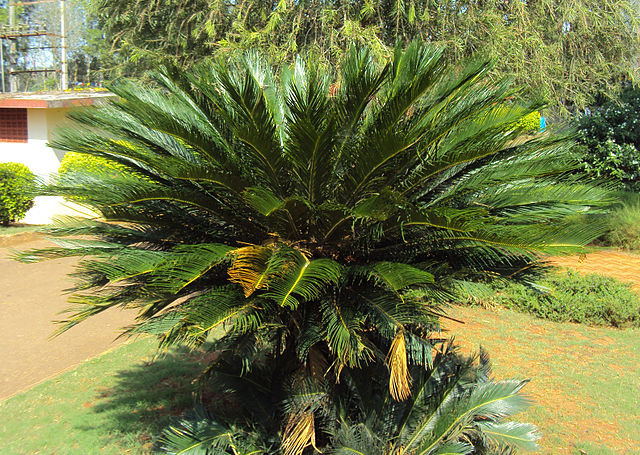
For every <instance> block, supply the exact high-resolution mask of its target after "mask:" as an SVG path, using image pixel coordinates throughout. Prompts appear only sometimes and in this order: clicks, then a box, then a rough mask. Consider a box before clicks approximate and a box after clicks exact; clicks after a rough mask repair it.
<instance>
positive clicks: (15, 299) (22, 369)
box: [0, 233, 133, 400]
mask: <svg viewBox="0 0 640 455" xmlns="http://www.w3.org/2000/svg"><path fill="white" fill-rule="evenodd" d="M51 245H52V244H51V243H50V242H49V241H47V240H44V239H42V238H40V237H38V236H37V234H34V233H23V234H15V235H12V236H0V400H2V399H5V398H8V397H9V396H11V395H14V394H15V393H17V392H19V391H21V390H24V389H27V388H29V387H31V386H33V385H35V384H37V383H39V382H41V381H43V380H45V379H47V378H49V377H51V376H54V375H56V374H58V373H60V372H62V371H64V370H66V369H69V368H71V367H74V366H76V365H78V364H79V363H81V362H82V361H84V360H86V359H88V358H91V357H94V356H96V355H98V354H100V353H102V352H104V351H106V350H108V349H110V348H113V347H115V346H117V345H118V344H121V343H123V342H124V341H125V340H124V339H122V338H121V339H118V340H116V337H117V336H118V335H119V334H120V331H119V328H121V327H123V326H126V325H128V324H130V323H131V322H133V314H132V313H130V312H125V311H117V310H109V311H106V312H104V313H102V314H100V315H98V316H95V317H93V318H90V320H87V321H86V322H83V323H82V324H80V325H78V326H76V327H74V328H72V329H70V330H69V331H67V332H65V333H63V334H62V335H60V336H58V337H56V338H53V339H50V336H51V334H52V333H53V331H54V330H55V329H56V328H57V325H56V324H55V323H54V322H53V321H54V320H60V319H62V318H63V317H64V315H61V314H60V313H61V312H62V311H63V310H65V309H67V308H68V307H69V304H68V303H67V301H66V300H67V297H68V295H67V294H64V293H63V290H64V289H66V288H69V287H70V286H71V285H72V281H71V279H70V278H68V277H67V276H66V275H67V274H68V273H70V272H72V271H73V269H74V265H75V264H76V263H77V259H76V258H63V259H55V260H50V261H44V262H40V263H36V264H21V263H19V262H16V261H14V260H12V259H9V258H8V257H7V256H8V255H9V254H10V253H11V252H12V251H13V250H15V249H21V250H22V249H30V248H44V247H47V246H51Z"/></svg>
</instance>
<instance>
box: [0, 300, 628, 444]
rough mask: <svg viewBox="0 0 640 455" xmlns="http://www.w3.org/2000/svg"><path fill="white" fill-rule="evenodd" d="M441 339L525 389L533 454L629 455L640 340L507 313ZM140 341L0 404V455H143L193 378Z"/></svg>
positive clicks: (482, 313)
mask: <svg viewBox="0 0 640 455" xmlns="http://www.w3.org/2000/svg"><path fill="white" fill-rule="evenodd" d="M450 314H451V316H453V317H455V318H460V319H462V320H464V321H465V322H466V324H464V325H459V324H454V323H452V322H451V323H450V325H449V326H448V328H449V329H450V332H449V333H448V334H449V335H455V336H456V340H457V341H458V342H460V343H461V344H462V346H463V347H464V348H465V349H477V348H478V346H479V345H483V346H484V347H485V348H487V350H488V352H489V354H490V355H491V358H492V360H493V366H494V375H495V376H496V377H497V378H511V377H513V378H531V379H532V381H531V383H530V384H528V385H527V387H526V388H525V391H526V392H528V393H529V394H530V395H531V396H532V397H533V399H534V401H535V402H536V405H535V406H533V407H532V408H531V409H530V410H529V411H527V412H526V413H525V414H524V415H521V416H519V417H518V419H517V420H519V421H523V422H532V423H535V424H536V425H538V426H539V427H540V428H541V430H542V432H543V434H544V437H543V439H542V441H541V443H542V447H543V450H542V451H541V453H543V454H554V455H563V454H566V455H582V454H585V453H586V454H588V455H610V454H617V453H625V454H631V453H638V451H637V448H638V447H640V363H639V362H638V359H640V330H638V329H627V330H617V329H612V328H605V327H589V326H584V325H578V324H569V323H556V322H551V321H546V320H540V319H536V318H534V317H532V316H530V315H526V314H522V313H517V312H514V311H511V310H501V311H489V310H486V309H482V308H477V307H452V308H451V310H450ZM154 353H155V342H154V341H152V340H140V341H136V342H133V343H130V344H127V345H124V346H122V347H120V348H117V349H115V350H113V351H110V352H108V353H106V354H104V355H102V356H100V357H97V358H95V359H93V360H90V361H88V362H86V363H84V364H82V365H81V366H79V367H78V368H76V369H74V370H72V371H69V372H66V373H64V374H62V375H60V376H58V377H56V378H54V379H51V380H49V381H47V382H45V383H43V384H40V385H38V386H36V387H34V388H33V389H31V390H29V391H27V392H24V393H22V394H19V395H17V396H14V397H12V398H10V399H8V400H6V401H4V402H2V403H0V454H3V455H4V454H10V455H14V454H15V455H20V454H46V455H75V454H78V455H80V454H82V455H85V454H86V455H91V454H106V455H109V454H114V455H115V454H118V455H120V454H132V455H133V454H145V453H151V452H152V450H153V442H154V437H156V436H157V435H159V433H160V431H161V429H163V428H164V427H165V426H166V425H168V424H169V423H171V422H173V419H174V418H175V416H176V415H177V414H179V413H180V412H181V411H182V410H183V409H184V408H186V407H189V406H190V405H191V403H192V398H191V392H192V385H191V379H193V378H194V377H195V375H196V374H197V372H199V371H200V368H201V367H200V365H198V364H194V362H192V361H191V360H190V359H193V356H191V357H189V355H188V354H186V353H184V352H172V353H170V354H169V355H167V356H166V357H164V358H162V359H160V360H158V361H156V362H153V363H152V362H150V361H151V358H152V356H153V354H154Z"/></svg>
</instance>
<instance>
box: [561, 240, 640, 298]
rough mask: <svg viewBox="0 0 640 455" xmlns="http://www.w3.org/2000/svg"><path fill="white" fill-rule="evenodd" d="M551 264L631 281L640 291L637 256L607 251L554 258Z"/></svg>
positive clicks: (639, 261) (638, 260)
mask: <svg viewBox="0 0 640 455" xmlns="http://www.w3.org/2000/svg"><path fill="white" fill-rule="evenodd" d="M550 262H551V263H552V264H554V265H558V266H561V267H570V268H572V269H574V270H576V271H578V272H580V273H585V274H587V273H599V274H602V275H607V276H610V277H613V278H617V279H619V280H621V281H630V282H632V283H633V288H634V289H635V290H636V291H640V256H639V255H637V254H632V253H626V252H624V251H616V250H605V251H598V252H595V253H590V254H587V255H585V256H582V257H580V256H563V257H554V258H551V260H550Z"/></svg>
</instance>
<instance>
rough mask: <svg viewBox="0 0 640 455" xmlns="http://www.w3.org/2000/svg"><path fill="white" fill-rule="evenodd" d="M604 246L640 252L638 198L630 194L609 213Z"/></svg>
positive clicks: (639, 210) (639, 199)
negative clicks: (609, 217)
mask: <svg viewBox="0 0 640 455" xmlns="http://www.w3.org/2000/svg"><path fill="white" fill-rule="evenodd" d="M602 240H603V241H604V243H605V244H607V245H610V246H615V247H618V248H622V249H625V250H640V198H639V197H638V196H637V195H636V194H635V193H630V194H628V195H626V197H625V198H624V199H623V200H622V204H621V205H620V206H619V207H617V208H616V209H615V210H614V211H612V213H611V219H610V221H609V231H608V232H607V234H606V235H605V236H604V238H603V239H602Z"/></svg>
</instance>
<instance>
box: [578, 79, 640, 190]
mask: <svg viewBox="0 0 640 455" xmlns="http://www.w3.org/2000/svg"><path fill="white" fill-rule="evenodd" d="M577 126H578V131H579V133H580V137H579V142H580V145H579V146H578V147H577V148H576V152H577V155H578V157H579V159H580V160H581V161H582V163H583V165H584V168H585V170H586V171H587V172H588V173H589V174H591V175H593V176H594V177H605V178H608V179H611V180H613V181H617V182H618V183H619V184H620V185H621V187H623V188H625V189H627V190H632V191H640V153H638V150H639V149H640V90H639V89H637V88H629V89H627V90H625V91H623V93H622V95H621V99H620V100H619V101H617V102H609V103H606V104H605V105H603V106H602V108H601V109H600V110H598V111H597V112H595V113H593V115H588V116H583V117H581V118H579V119H578V121H577Z"/></svg>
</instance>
